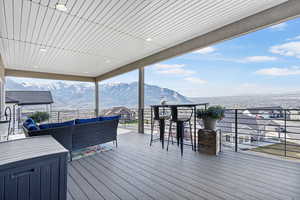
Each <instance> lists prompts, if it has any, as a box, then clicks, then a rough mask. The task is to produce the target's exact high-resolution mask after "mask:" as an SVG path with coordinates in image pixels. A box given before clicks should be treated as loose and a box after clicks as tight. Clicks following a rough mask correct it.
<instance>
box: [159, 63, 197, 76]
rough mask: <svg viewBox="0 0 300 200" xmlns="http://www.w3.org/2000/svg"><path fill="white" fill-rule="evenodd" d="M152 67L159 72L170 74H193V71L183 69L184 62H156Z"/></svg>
mask: <svg viewBox="0 0 300 200" xmlns="http://www.w3.org/2000/svg"><path fill="white" fill-rule="evenodd" d="M154 67H155V68H156V69H157V73H159V74H172V75H184V76H187V75H191V74H195V73H196V72H195V71H192V70H187V69H184V67H185V65H184V64H156V65H154Z"/></svg>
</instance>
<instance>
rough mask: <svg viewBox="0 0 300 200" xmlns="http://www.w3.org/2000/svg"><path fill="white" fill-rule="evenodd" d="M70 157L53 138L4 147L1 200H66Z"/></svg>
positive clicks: (0, 164) (0, 145) (1, 149)
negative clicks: (68, 159)
mask: <svg viewBox="0 0 300 200" xmlns="http://www.w3.org/2000/svg"><path fill="white" fill-rule="evenodd" d="M67 155H68V151H67V150H66V149H65V148H63V147H62V146H61V145H60V144H59V143H58V142H57V141H56V140H55V139H54V138H52V137H51V136H37V137H31V138H25V139H20V140H15V141H7V142H2V143H0V200H23V199H24V200H25V199H26V200H27V199H28V200H66V191H67Z"/></svg>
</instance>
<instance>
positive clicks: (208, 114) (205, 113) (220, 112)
mask: <svg viewBox="0 0 300 200" xmlns="http://www.w3.org/2000/svg"><path fill="white" fill-rule="evenodd" d="M224 113H225V108H224V107H222V106H211V107H209V108H208V109H206V110H205V109H198V110H197V118H199V119H203V118H213V119H218V120H220V119H223V118H224V116H225V114H224Z"/></svg>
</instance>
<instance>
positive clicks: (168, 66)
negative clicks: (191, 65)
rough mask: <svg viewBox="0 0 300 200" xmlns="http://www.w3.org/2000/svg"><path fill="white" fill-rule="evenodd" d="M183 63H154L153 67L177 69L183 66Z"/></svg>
mask: <svg viewBox="0 0 300 200" xmlns="http://www.w3.org/2000/svg"><path fill="white" fill-rule="evenodd" d="M184 66H185V65H184V64H156V65H154V67H155V68H156V69H175V68H176V69H178V68H183V67H184Z"/></svg>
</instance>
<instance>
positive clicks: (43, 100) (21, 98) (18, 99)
mask: <svg viewBox="0 0 300 200" xmlns="http://www.w3.org/2000/svg"><path fill="white" fill-rule="evenodd" d="M5 94H6V95H5V102H6V103H15V104H18V105H41V104H52V103H53V98H52V94H51V92H50V91H6V93H5Z"/></svg>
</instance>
